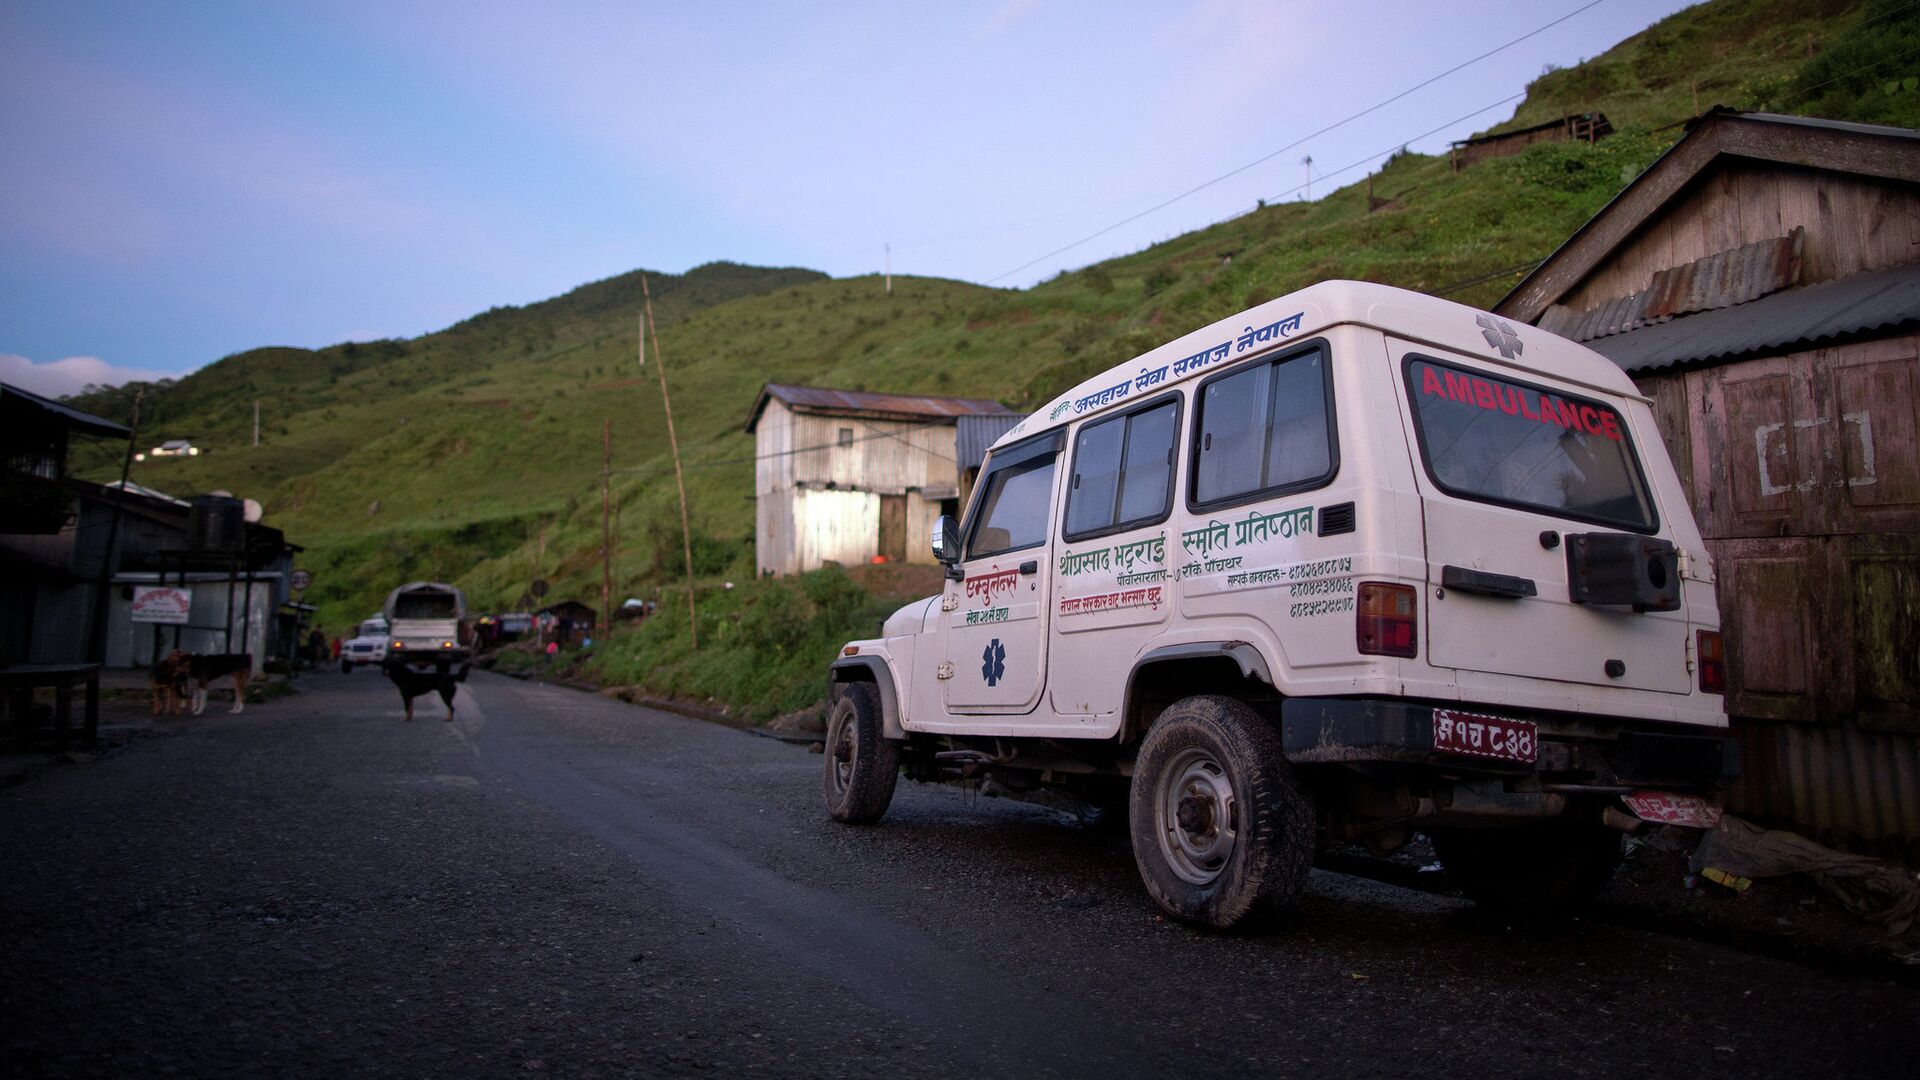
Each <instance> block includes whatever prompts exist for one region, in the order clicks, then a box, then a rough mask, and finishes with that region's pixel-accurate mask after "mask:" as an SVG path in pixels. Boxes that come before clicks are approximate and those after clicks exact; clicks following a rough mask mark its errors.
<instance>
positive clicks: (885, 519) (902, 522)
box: [880, 495, 907, 562]
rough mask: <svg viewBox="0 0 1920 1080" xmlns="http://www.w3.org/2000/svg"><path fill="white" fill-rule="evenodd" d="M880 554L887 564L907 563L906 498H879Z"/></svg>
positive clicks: (900, 496) (886, 496) (894, 496)
mask: <svg viewBox="0 0 1920 1080" xmlns="http://www.w3.org/2000/svg"><path fill="white" fill-rule="evenodd" d="M880 554H881V555H884V556H885V557H886V559H887V561H888V562H906V561H907V497H906V496H905V495H882V496H880Z"/></svg>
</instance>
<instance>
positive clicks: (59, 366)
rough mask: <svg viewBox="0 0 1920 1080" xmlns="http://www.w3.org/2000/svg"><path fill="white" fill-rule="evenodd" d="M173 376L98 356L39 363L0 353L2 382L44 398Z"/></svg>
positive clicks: (74, 357)
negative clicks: (120, 363) (98, 387)
mask: <svg viewBox="0 0 1920 1080" xmlns="http://www.w3.org/2000/svg"><path fill="white" fill-rule="evenodd" d="M172 377H173V373H171V372H166V371H149V370H147V369H146V368H133V367H121V366H120V365H118V364H109V363H107V362H106V361H105V360H102V359H100V358H99V357H97V356H69V357H65V358H63V359H60V360H49V361H47V362H46V363H43V364H36V363H34V362H33V361H31V360H29V359H27V358H26V357H24V356H19V355H16V354H14V353H0V382H4V383H6V384H8V385H10V386H17V387H19V388H21V389H22V390H30V391H32V392H33V393H36V394H39V395H41V396H42V397H54V398H58V397H66V396H67V395H69V394H77V393H79V392H80V391H81V390H82V389H84V388H86V387H87V386H88V385H94V386H119V385H120V384H122V383H130V382H152V381H154V380H155V379H167V378H172Z"/></svg>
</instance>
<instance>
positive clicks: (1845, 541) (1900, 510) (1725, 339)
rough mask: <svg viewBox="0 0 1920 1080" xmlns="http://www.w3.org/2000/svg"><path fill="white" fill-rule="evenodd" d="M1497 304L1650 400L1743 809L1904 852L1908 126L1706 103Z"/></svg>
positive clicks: (1917, 579)
mask: <svg viewBox="0 0 1920 1080" xmlns="http://www.w3.org/2000/svg"><path fill="white" fill-rule="evenodd" d="M1495 310H1496V311H1497V312H1498V313H1500V314H1502V315H1505V316H1507V317H1509V318H1513V319H1517V320H1524V321H1527V322H1531V323H1536V324H1538V325H1539V326H1541V327H1543V328H1546V329H1549V330H1553V331H1554V332H1556V333H1559V334H1562V335H1564V336H1567V337H1571V338H1573V339H1574V340H1577V341H1583V342H1585V343H1586V344H1588V345H1589V346H1591V347H1593V348H1595V349H1597V350H1599V351H1600V352H1602V353H1604V354H1606V355H1607V356H1609V357H1611V358H1612V359H1613V360H1614V361H1615V362H1616V363H1618V364H1620V366H1621V367H1622V368H1623V369H1625V370H1626V371H1627V373H1628V374H1629V375H1631V376H1632V377H1633V379H1634V381H1635V383H1636V384H1637V385H1638V386H1639V387H1640V389H1641V391H1642V392H1643V393H1645V394H1646V395H1647V396H1648V397H1650V398H1652V399H1654V402H1655V405H1654V411H1655V414H1656V415H1657V416H1658V417H1659V418H1660V422H1661V425H1662V435H1663V436H1664V438H1665V440H1666V443H1667V448H1668V451H1669V452H1670V453H1671V454H1672V456H1673V458H1674V462H1675V465H1676V466H1677V467H1678V469H1679V471H1680V474H1681V479H1682V481H1683V482H1684V483H1685V484H1686V486H1687V489H1688V492H1689V495H1690V497H1691V499H1692V502H1693V512H1694V515H1695V516H1696V517H1697V518H1698V519H1699V521H1700V525H1701V530H1702V532H1703V533H1704V534H1705V536H1706V538H1707V543H1708V547H1709V548H1710V549H1711V551H1712V554H1713V557H1714V563H1715V568H1716V573H1717V575H1718V580H1719V596H1720V608H1721V617H1722V619H1723V621H1724V623H1725V628H1726V634H1727V643H1728V648H1729V652H1730V656H1729V672H1728V676H1729V683H1730V685H1729V692H1728V695H1727V706H1728V712H1729V713H1730V714H1731V715H1732V717H1733V729H1734V733H1735V735H1736V736H1737V738H1738V739H1739V742H1740V745H1741V751H1742V756H1743V764H1744V769H1745V774H1746V775H1745V777H1744V778H1743V780H1742V781H1741V783H1740V784H1739V786H1738V787H1737V788H1736V789H1735V790H1734V791H1733V792H1732V793H1731V804H1732V806H1733V807H1734V809H1736V810H1739V811H1742V812H1745V813H1746V814H1748V815H1750V816H1753V817H1757V818H1762V819H1766V820H1770V821H1773V822H1777V823H1781V824H1786V825H1790V826H1794V827H1797V828H1799V829H1801V830H1803V831H1806V832H1809V833H1811V834H1813V835H1815V836H1817V837H1818V838H1820V839H1822V840H1824V841H1826V842H1828V843H1832V844H1837V845H1841V846H1848V847H1854V848H1863V849H1868V850H1877V851H1882V852H1888V853H1896V854H1904V855H1905V856H1907V857H1908V858H1910V859H1915V860H1920V397H1917V396H1916V390H1920V385H1916V383H1920V132H1914V131H1908V130H1904V129H1897V128H1885V127H1874V126H1869V125H1861V124H1845V123H1835V122H1828V121H1819V120H1808V119H1804V118H1799V117H1787V116H1774V115H1767V114H1753V113H1745V114H1743V113H1734V112H1729V111H1723V110H1716V111H1715V112H1712V113H1708V114H1707V115H1705V116H1703V117H1701V118H1699V119H1698V120H1696V121H1695V122H1694V123H1693V124H1692V126H1691V128H1690V130H1689V131H1688V134H1687V135H1686V137H1685V138H1683V139H1682V140H1681V141H1680V142H1679V143H1677V144H1675V145H1674V147H1673V148H1672V149H1671V150H1669V151H1668V152H1667V153H1666V154H1665V155H1664V156H1662V157H1661V158H1660V160H1659V161H1657V162H1655V163H1654V164H1653V165H1652V166H1651V167H1649V168H1648V169H1647V171H1646V172H1645V173H1643V174H1641V176H1640V177H1638V178H1637V179H1636V180H1634V181H1633V183H1632V184H1630V185H1628V187H1627V188H1626V190H1625V191H1623V192H1622V193H1621V194H1620V195H1619V197H1618V198H1616V199H1615V200H1614V201H1613V202H1612V203H1611V204H1609V205H1608V206H1607V207H1606V208H1605V209H1603V210H1602V211H1601V212H1600V213H1599V214H1598V215H1596V216H1595V217H1594V218H1593V220H1591V221H1589V222H1588V223H1587V224H1586V225H1584V226H1582V227H1581V229H1580V230H1579V231H1578V232H1576V233H1575V234H1574V235H1573V237H1572V238H1571V239H1569V240H1568V241H1567V242H1566V244H1564V245H1563V246H1562V247H1561V248H1560V250H1559V251H1557V252H1555V253H1554V254H1553V255H1552V256H1551V257H1549V258H1548V259H1547V260H1546V262H1544V263H1542V264H1541V265H1540V266H1539V267H1538V268H1537V269H1536V270H1534V272H1533V273H1532V274H1531V275H1529V276H1528V277H1527V279H1526V280H1525V281H1523V282H1521V283H1520V285H1519V286H1518V287H1517V288H1515V289H1514V290H1513V292H1512V293H1510V294H1509V295H1508V296H1507V297H1506V299H1504V300H1502V301H1501V302H1500V304H1499V305H1498V306H1497V307H1496V308H1495Z"/></svg>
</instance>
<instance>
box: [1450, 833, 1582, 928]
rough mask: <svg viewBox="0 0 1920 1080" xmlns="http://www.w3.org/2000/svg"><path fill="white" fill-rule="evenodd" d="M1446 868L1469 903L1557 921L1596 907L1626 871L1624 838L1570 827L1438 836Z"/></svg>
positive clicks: (1493, 909) (1505, 913)
mask: <svg viewBox="0 0 1920 1080" xmlns="http://www.w3.org/2000/svg"><path fill="white" fill-rule="evenodd" d="M1432 839H1433V849H1434V851H1435V852H1437V853H1438V854H1439V856H1440V865H1441V866H1443V867H1445V868H1446V871H1447V877H1449V878H1450V879H1452V881H1453V883H1454V884H1455V885H1458V886H1459V887H1460V891H1461V892H1463V893H1466V894H1467V898H1468V899H1470V900H1472V901H1473V902H1474V903H1476V904H1478V905H1480V906H1481V907H1484V908H1487V909H1488V910H1490V911H1496V912H1499V913H1501V914H1504V915H1513V916H1530V917H1534V918H1552V917H1554V916H1559V915H1568V914H1572V913H1574V912H1577V911H1579V910H1580V909H1581V908H1583V907H1585V906H1586V905H1587V904H1589V903H1591V902H1592V901H1593V898H1594V897H1595V896H1598V895H1599V894H1600V890H1601V889H1603V888H1605V887H1606V885H1607V882H1608V881H1611V880H1612V879H1613V871H1614V869H1615V868H1616V867H1618V866H1619V865H1620V834H1619V833H1617V832H1615V831H1613V830H1612V829H1609V828H1607V827H1605V826H1604V825H1585V824H1577V823H1573V822H1565V821H1552V822H1542V823H1539V824H1530V825H1524V826H1519V827H1515V828H1493V829H1443V830H1436V831H1435V832H1434V833H1433V834H1432Z"/></svg>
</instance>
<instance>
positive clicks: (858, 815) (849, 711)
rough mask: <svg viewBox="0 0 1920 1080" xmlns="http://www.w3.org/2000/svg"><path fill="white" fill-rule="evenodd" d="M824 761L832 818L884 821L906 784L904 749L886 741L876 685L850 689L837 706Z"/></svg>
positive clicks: (831, 718) (829, 718)
mask: <svg viewBox="0 0 1920 1080" xmlns="http://www.w3.org/2000/svg"><path fill="white" fill-rule="evenodd" d="M824 756H825V758H826V796H827V813H829V814H831V815H832V816H833V820H835V821H843V822H846V823H847V824H849V825H868V824H872V823H873V822H876V821H879V820H880V816H881V815H882V814H885V813H886V812H887V804H889V803H891V802H892V801H893V785H894V783H895V782H896V781H898V780H899V779H900V744H899V743H897V742H894V741H893V740H891V739H888V738H887V737H886V734H885V727H884V726H883V722H882V719H881V714H880V693H879V691H878V690H877V689H875V687H874V685H873V684H872V683H849V684H847V687H846V689H845V690H844V691H843V692H842V693H841V694H840V700H839V701H837V702H835V703H834V706H833V711H832V712H831V713H829V714H828V715H827V748H826V753H825V755H824Z"/></svg>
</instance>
